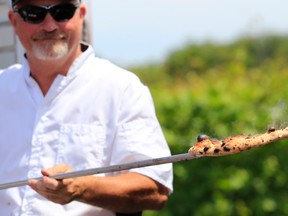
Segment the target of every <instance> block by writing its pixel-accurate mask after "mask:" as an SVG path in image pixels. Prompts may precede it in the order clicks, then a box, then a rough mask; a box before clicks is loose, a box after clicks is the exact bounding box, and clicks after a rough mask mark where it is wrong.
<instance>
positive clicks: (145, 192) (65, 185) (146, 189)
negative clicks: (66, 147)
mask: <svg viewBox="0 0 288 216" xmlns="http://www.w3.org/2000/svg"><path fill="white" fill-rule="evenodd" d="M71 171H72V169H71V168H70V167H68V166H67V165H65V164H59V165H57V166H54V167H52V168H49V169H43V170H42V171H41V172H42V175H43V178H42V179H41V180H29V183H28V184H29V185H30V186H31V187H32V188H33V189H34V190H35V191H36V192H37V193H39V194H40V195H42V196H43V197H45V198H47V199H48V200H50V201H52V202H55V203H58V204H62V205H64V204H67V203H70V202H71V201H73V200H74V201H80V202H83V203H86V204H90V205H94V206H98V207H102V208H105V209H109V210H111V211H114V212H123V213H131V212H139V211H142V210H145V209H151V210H160V209H161V208H162V207H163V205H164V203H165V202H166V201H167V198H168V194H169V190H168V189H167V188H166V187H165V186H163V185H161V184H160V183H158V182H156V181H154V180H152V179H151V178H149V177H146V176H144V175H142V174H138V173H133V172H128V173H123V174H119V175H116V176H105V177H103V176H102V177H101V176H100V177H99V176H98V177H96V176H84V177H79V178H74V179H73V178H71V179H63V180H56V179H54V178H51V177H49V176H53V175H56V174H60V173H66V172H71Z"/></svg>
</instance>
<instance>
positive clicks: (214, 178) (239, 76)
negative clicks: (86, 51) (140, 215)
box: [131, 36, 288, 216]
mask: <svg viewBox="0 0 288 216" xmlns="http://www.w3.org/2000/svg"><path fill="white" fill-rule="evenodd" d="M287 57H288V37H287V36H263V37H258V38H243V39H240V40H238V41H236V42H234V43H232V44H226V45H223V44H213V43H206V44H198V45H195V44H190V45H189V44H188V45H186V46H185V47H183V48H182V49H180V50H177V51H174V52H173V53H171V54H170V56H168V57H167V60H166V61H165V63H163V64H161V65H148V66H145V67H141V68H132V69H131V70H133V71H134V72H135V73H136V74H137V75H138V76H140V78H141V79H142V81H143V82H144V83H146V84H147V85H148V86H149V88H150V89H151V92H152V95H153V98H154V102H155V106H156V111H157V115H158V118H159V121H160V123H161V125H162V128H163V131H164V133H165V136H166V138H167V141H168V143H169V146H170V147H171V151H172V154H179V153H184V152H187V151H188V149H189V147H190V145H191V143H194V142H195V140H196V137H197V136H198V135H199V134H207V135H209V136H211V137H215V138H219V139H221V138H224V137H227V136H232V135H236V134H251V133H262V132H265V131H266V130H267V129H268V128H269V127H270V126H275V127H276V128H283V127H286V126H287V122H288V115H287V110H288V102H287V99H288V85H287V82H288V61H287ZM287 152H288V141H287V140H283V141H280V142H277V143H274V144H271V145H267V146H264V147H261V148H256V149H253V150H250V151H247V152H243V153H240V154H236V155H230V156H226V157H219V158H202V159H197V160H192V161H187V162H179V163H175V164H174V193H173V194H172V196H171V197H170V199H169V201H168V203H167V205H166V206H165V208H164V209H163V211H161V212H152V211H151V212H150V211H148V212H145V213H144V215H145V216H156V215H157V216H188V215H193V216H206V215H207V216H211V215H221V216H228V215H229V216H230V215H233V216H234V215H235V216H238V215H239V216H255V215H261V216H265V215H269V216H271V215H277V216H279V215H280V216H281V215H288V205H287V203H288V163H287V161H286V159H287V156H286V154H287Z"/></svg>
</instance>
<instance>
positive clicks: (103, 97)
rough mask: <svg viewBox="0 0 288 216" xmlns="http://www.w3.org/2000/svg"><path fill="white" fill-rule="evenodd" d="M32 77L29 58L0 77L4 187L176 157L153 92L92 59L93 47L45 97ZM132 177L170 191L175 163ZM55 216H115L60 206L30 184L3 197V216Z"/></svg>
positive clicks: (0, 166) (0, 205)
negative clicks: (63, 168)
mask: <svg viewBox="0 0 288 216" xmlns="http://www.w3.org/2000/svg"><path fill="white" fill-rule="evenodd" d="M82 46H84V45H82ZM29 71H30V69H29V65H28V62H27V61H26V59H24V60H23V64H22V65H19V64H17V65H13V66H11V67H10V68H8V69H6V70H4V71H1V73H0V103H1V106H0V160H1V163H0V173H1V175H0V183H6V182H12V181H18V180H22V179H27V178H35V177H39V176H41V173H40V170H41V169H42V168H48V167H52V166H54V165H56V164H59V163H66V164H67V165H69V166H70V167H72V168H73V169H74V170H82V169H88V168H96V167H103V166H108V165H115V164H121V163H126V162H131V161H138V160H143V159H149V158H156V157H162V156H168V155H170V151H169V148H168V146H167V144H166V141H165V139H164V136H163V133H162V131H161V128H160V126H159V123H158V120H157V118H156V116H155V111H154V105H153V101H152V98H151V95H150V92H149V90H148V89H147V87H146V86H144V85H143V84H142V83H141V82H140V81H139V79H138V78H137V77H136V76H135V75H134V74H132V73H130V72H128V71H126V70H124V69H121V68H119V67H117V66H115V65H113V64H111V63H110V62H109V61H107V60H103V59H99V58H96V57H94V51H93V49H92V47H91V46H89V47H88V49H87V50H86V51H85V52H83V53H82V54H81V56H80V57H78V58H77V59H76V60H75V62H74V63H73V65H72V66H71V68H70V70H69V72H68V74H67V76H61V75H58V76H57V77H56V79H55V81H54V82H53V84H52V86H51V88H50V89H49V91H48V93H47V94H46V95H45V97H43V95H42V93H41V91H40V88H39V86H38V85H37V83H36V82H35V80H33V78H31V77H30V75H29V74H30V72H29ZM133 171H134V172H138V173H141V174H144V175H146V176H149V177H151V178H152V179H154V180H156V181H158V182H160V183H161V184H163V185H165V186H166V187H168V188H169V189H170V191H172V165H171V164H166V165H159V166H151V167H144V168H137V169H133ZM110 175H111V174H110ZM131 181H133V179H131ZM55 214H56V215H69V216H73V215H75V216H76V215H77V216H79V215H85V216H89V215H93V216H100V215H105V216H110V215H114V213H112V212H110V211H108V210H105V209H101V208H98V207H94V206H91V205H87V204H84V203H80V202H77V201H73V202H71V203H69V204H67V205H59V204H55V203H53V202H50V201H47V200H46V199H45V198H43V197H41V196H40V195H38V194H36V193H35V192H34V191H33V190H32V189H31V188H30V187H29V186H23V187H16V188H10V189H5V190H1V191H0V215H5V216H6V215H7V216H8V215H22V216H23V215H31V216H32V215H33V216H35V215H41V216H46V215H47V216H50V215H51V216H52V215H55Z"/></svg>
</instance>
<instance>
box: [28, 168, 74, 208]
mask: <svg viewBox="0 0 288 216" xmlns="http://www.w3.org/2000/svg"><path fill="white" fill-rule="evenodd" d="M71 171H73V170H72V169H71V168H70V167H68V166H67V165H65V164H59V165H56V166H54V167H52V168H49V169H43V170H41V173H42V175H43V178H42V180H33V179H31V180H29V182H28V184H29V186H30V187H31V188H33V189H34V190H35V191H36V192H37V193H39V194H40V195H42V196H43V197H45V198H47V199H48V200H50V201H52V202H55V203H59V204H67V203H69V202H71V201H72V200H73V199H74V197H75V196H76V194H77V192H78V190H79V187H76V186H75V184H74V183H75V179H63V180H56V179H54V178H50V177H49V176H53V175H56V174H60V173H66V172H71Z"/></svg>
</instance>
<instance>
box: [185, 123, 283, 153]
mask: <svg viewBox="0 0 288 216" xmlns="http://www.w3.org/2000/svg"><path fill="white" fill-rule="evenodd" d="M284 138H288V127H286V128H284V129H279V130H276V129H275V127H271V128H269V130H268V131H267V132H266V133H263V134H254V135H237V136H231V137H227V138H225V139H222V140H215V139H211V138H210V137H208V136H207V135H199V136H198V137H197V142H196V143H195V144H194V145H193V146H192V147H191V148H190V149H189V151H188V152H189V153H190V154H191V155H192V156H212V157H213V156H214V157H215V156H216V157H217V156H224V155H229V154H236V153H239V152H243V151H246V150H250V149H252V148H255V147H259V146H263V145H266V144H269V143H272V142H276V141H278V140H281V139H284Z"/></svg>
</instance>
